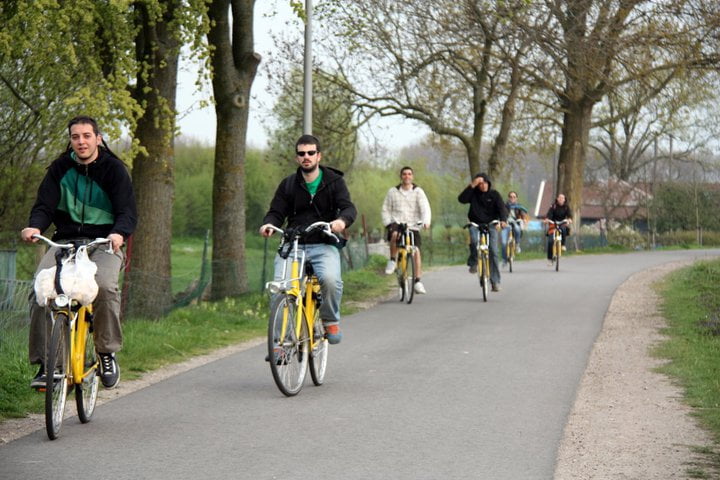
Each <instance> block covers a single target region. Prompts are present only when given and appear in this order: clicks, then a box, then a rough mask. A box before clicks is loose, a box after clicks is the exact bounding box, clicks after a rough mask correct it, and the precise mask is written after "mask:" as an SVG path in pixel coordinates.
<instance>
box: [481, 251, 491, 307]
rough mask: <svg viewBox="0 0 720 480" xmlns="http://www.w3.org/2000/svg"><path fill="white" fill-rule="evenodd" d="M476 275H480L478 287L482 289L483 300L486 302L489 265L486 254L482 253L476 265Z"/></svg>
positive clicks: (488, 289)
mask: <svg viewBox="0 0 720 480" xmlns="http://www.w3.org/2000/svg"><path fill="white" fill-rule="evenodd" d="M478 276H479V277H480V289H481V290H482V295H483V302H487V299H488V292H489V291H490V266H489V265H488V259H487V254H486V253H482V254H481V256H480V264H479V265H478Z"/></svg>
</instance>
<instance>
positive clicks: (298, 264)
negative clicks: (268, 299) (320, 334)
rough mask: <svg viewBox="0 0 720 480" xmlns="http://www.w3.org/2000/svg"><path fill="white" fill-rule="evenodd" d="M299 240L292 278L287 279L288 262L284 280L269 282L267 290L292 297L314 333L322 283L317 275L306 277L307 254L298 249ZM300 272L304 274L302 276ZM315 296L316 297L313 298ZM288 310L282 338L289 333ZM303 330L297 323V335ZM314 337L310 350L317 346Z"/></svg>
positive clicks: (291, 265) (300, 324)
mask: <svg viewBox="0 0 720 480" xmlns="http://www.w3.org/2000/svg"><path fill="white" fill-rule="evenodd" d="M298 243H299V239H298V238H295V239H294V240H293V246H292V250H291V254H292V260H291V261H290V262H289V263H290V278H289V279H288V278H287V266H288V262H287V261H286V262H284V264H283V278H286V279H287V280H282V281H279V282H268V283H267V289H268V290H269V291H270V292H271V293H281V292H282V293H284V294H285V295H288V296H291V297H292V298H293V299H294V300H295V306H296V307H297V311H298V318H305V321H306V322H307V326H308V332H312V331H313V327H314V323H315V310H316V309H317V304H316V302H315V298H316V297H317V294H318V293H319V292H320V282H319V281H318V278H317V277H316V276H315V275H305V273H304V272H305V252H304V251H303V250H300V249H299V248H298ZM300 272H303V273H302V274H301V273H300ZM313 294H315V297H314V296H313ZM287 313H288V312H287V309H285V311H283V322H282V327H281V330H280V338H283V337H284V336H285V334H286V333H287ZM301 329H302V323H301V322H297V324H296V325H295V330H296V331H295V335H296V337H299V336H300V333H301ZM313 337H314V335H310V349H312V348H313V347H314V346H315V339H314V338H313Z"/></svg>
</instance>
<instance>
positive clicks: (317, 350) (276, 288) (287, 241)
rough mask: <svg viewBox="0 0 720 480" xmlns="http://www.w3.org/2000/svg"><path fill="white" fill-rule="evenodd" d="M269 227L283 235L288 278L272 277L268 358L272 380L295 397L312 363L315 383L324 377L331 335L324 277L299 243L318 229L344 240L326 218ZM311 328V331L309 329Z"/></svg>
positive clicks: (284, 263) (321, 382) (279, 250)
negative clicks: (325, 317)
mask: <svg viewBox="0 0 720 480" xmlns="http://www.w3.org/2000/svg"><path fill="white" fill-rule="evenodd" d="M269 228H271V229H273V230H275V231H277V232H279V233H280V234H281V235H282V240H281V243H280V247H279V248H278V254H279V255H280V257H282V258H283V259H285V261H284V262H283V272H282V278H283V280H279V281H272V282H267V284H266V285H265V288H266V289H267V291H268V292H269V293H270V294H271V295H272V299H271V307H270V322H269V323H268V342H267V345H268V360H269V361H270V370H271V372H272V376H273V379H274V380H275V384H276V385H277V387H278V389H280V391H281V392H282V393H283V394H285V395H287V396H288V397H291V396H293V395H296V394H297V393H298V392H300V390H301V389H302V387H303V383H304V382H305V376H306V375H307V370H308V364H309V366H310V376H311V377H312V381H313V383H314V384H315V385H318V386H319V385H322V384H323V382H324V380H325V372H326V370H327V359H328V340H327V338H326V337H325V328H324V327H323V324H322V321H321V320H320V305H321V304H322V296H321V294H320V282H319V281H318V278H317V276H316V275H315V274H314V272H313V269H312V264H311V263H310V262H306V261H305V252H304V251H303V250H302V249H301V248H299V245H300V242H301V240H302V239H303V238H305V236H306V235H307V234H308V233H310V232H311V231H313V230H315V229H320V230H322V231H323V232H324V233H325V234H326V235H329V236H331V237H332V238H334V239H335V240H337V241H339V239H338V238H337V236H336V235H335V234H334V233H332V232H331V231H330V224H329V223H327V222H316V223H313V224H312V225H310V226H309V227H307V228H295V229H288V230H282V229H280V228H277V227H273V226H270V227H269ZM309 332H312V335H310V334H309Z"/></svg>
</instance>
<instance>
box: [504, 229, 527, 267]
mask: <svg viewBox="0 0 720 480" xmlns="http://www.w3.org/2000/svg"><path fill="white" fill-rule="evenodd" d="M511 227H512V229H513V235H514V236H515V245H516V246H519V245H520V239H521V238H522V228H520V224H519V223H518V222H512V223H508V226H507V227H505V228H503V229H502V231H501V232H500V242H501V243H502V259H503V262H507V242H508V236H509V235H510V228H511Z"/></svg>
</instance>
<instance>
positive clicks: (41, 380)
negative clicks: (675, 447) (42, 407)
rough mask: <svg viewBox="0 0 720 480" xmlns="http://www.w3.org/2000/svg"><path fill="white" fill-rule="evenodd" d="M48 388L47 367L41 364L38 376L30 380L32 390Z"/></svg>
mask: <svg viewBox="0 0 720 480" xmlns="http://www.w3.org/2000/svg"><path fill="white" fill-rule="evenodd" d="M46 386H47V377H46V376H45V365H43V364H42V363H41V364H40V369H39V370H38V373H37V375H35V377H33V379H32V380H30V388H34V389H36V390H37V389H40V388H45V387H46Z"/></svg>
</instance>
